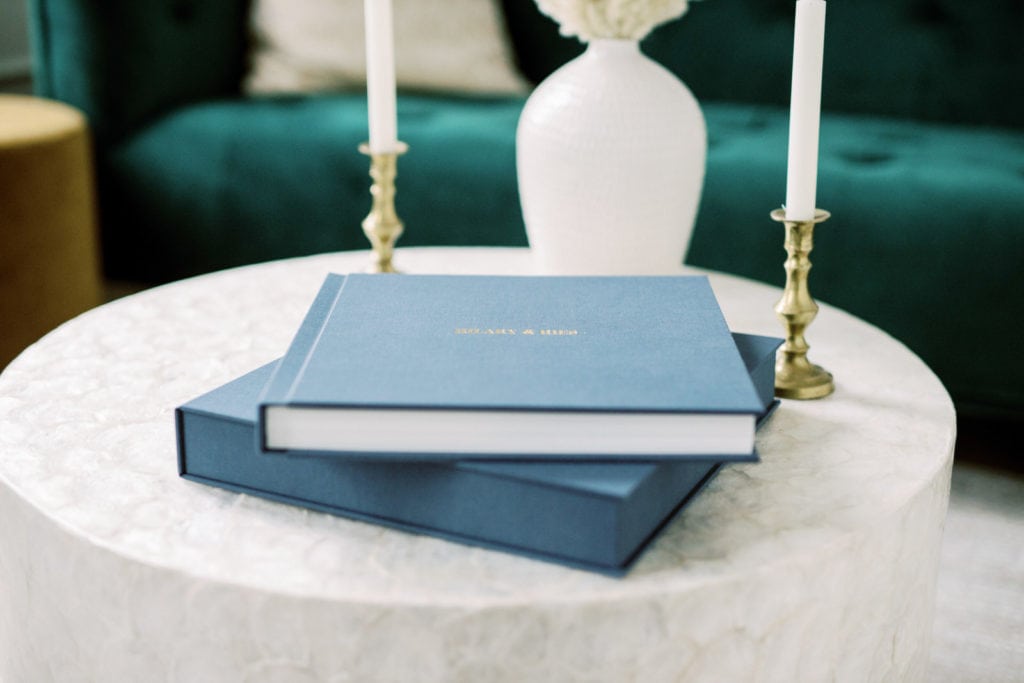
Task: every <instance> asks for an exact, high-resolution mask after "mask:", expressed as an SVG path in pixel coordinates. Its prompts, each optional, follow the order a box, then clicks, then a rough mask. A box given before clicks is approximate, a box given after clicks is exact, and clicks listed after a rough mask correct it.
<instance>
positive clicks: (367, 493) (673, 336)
mask: <svg viewBox="0 0 1024 683" xmlns="http://www.w3.org/2000/svg"><path fill="white" fill-rule="evenodd" d="M779 343H780V340H778V339H774V338H768V337H758V336H751V335H738V334H737V335H733V334H731V333H730V332H729V330H728V328H727V327H726V324H725V321H724V318H723V317H722V314H721V311H720V309H719V307H718V304H717V301H716V300H715V298H714V295H713V293H712V291H711V288H710V285H709V284H708V281H707V279H706V278H703V277H637V278H632V277H502V276H412V275H349V276H338V275H331V276H328V277H327V279H326V280H325V282H324V284H323V287H322V288H321V290H320V292H319V294H318V295H317V297H316V299H315V301H314V302H313V305H312V306H311V307H310V310H309V312H308V314H307V316H306V318H305V320H304V321H303V323H302V324H301V326H300V327H299V330H298V331H297V333H296V335H295V337H294V339H293V342H292V344H291V346H290V347H289V349H288V350H287V352H286V354H285V356H284V357H283V358H281V359H280V360H279V361H276V362H274V363H271V364H269V365H267V366H264V367H262V368H258V369H256V370H254V371H252V372H250V373H248V374H246V375H244V376H243V377H240V378H238V379H236V380H234V381H232V382H229V383H228V384H226V385H224V386H222V387H220V388H218V389H215V390H214V391H212V392H209V393H207V394H205V395H203V396H200V397H198V398H196V399H194V400H192V401H190V402H188V403H186V404H185V405H183V406H181V407H180V408H179V409H178V410H177V428H178V457H179V471H180V473H181V475H182V476H183V477H186V478H188V479H191V480H194V481H199V482H203V483H205V484H211V485H214V486H220V487H223V488H227V489H231V490H235V491H241V492H245V493H249V494H252V495H257V496H262V497H265V498H270V499H273V500H278V501H282V502H286V503H291V504H295V505H300V506H303V507H307V508H311V509H316V510H321V511H324V512H329V513H333V514H338V515H343V516H347V517H352V518H356V519H361V520H366V521H371V522H375V523H379V524H384V525H388V526H392V527H397V528H402V529H406V530H409V531H414V532H420V533H427V534H432V535H437V536H442V537H445V538H448V539H452V540H456V541H460V542H464V543H470V544H476V545H483V546H487V547H493V548H498V549H503V550H507V551H511V552H516V553H520V554H526V555H530V556H535V557H540V558H544V559H548V560H553V561H557V562H562V563H565V564H570V565H573V566H578V567H583V568H588V569H593V570H598V571H603V572H609V573H620V572H622V571H624V570H626V569H627V568H628V566H629V565H630V564H631V562H632V561H633V560H634V559H635V558H636V557H637V555H638V554H639V553H640V552H641V550H642V549H643V548H644V547H645V545H646V544H647V542H648V541H650V539H652V538H653V537H654V536H655V535H656V533H657V531H658V530H659V529H660V528H661V527H662V526H663V525H664V524H665V523H666V522H667V521H668V520H669V519H670V518H671V517H672V516H673V515H674V514H675V513H676V512H677V511H678V510H679V509H680V508H681V507H683V506H684V505H685V504H686V503H687V502H688V501H690V500H691V499H692V498H693V497H694V496H695V495H696V494H697V493H698V492H699V491H700V490H701V489H702V487H703V486H704V485H705V484H706V483H707V482H708V481H709V480H710V479H711V478H712V477H713V476H714V474H715V473H716V472H717V471H718V470H719V468H721V467H722V466H723V465H724V464H726V463H729V462H736V461H756V459H757V454H756V452H755V450H754V431H755V429H756V426H757V424H758V423H759V421H763V420H764V419H765V418H766V416H767V415H768V414H770V412H771V409H772V408H773V407H774V399H773V385H774V357H775V350H776V348H777V347H778V345H779Z"/></svg>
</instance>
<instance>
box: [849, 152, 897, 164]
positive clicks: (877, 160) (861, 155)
mask: <svg viewBox="0 0 1024 683" xmlns="http://www.w3.org/2000/svg"><path fill="white" fill-rule="evenodd" d="M836 156H838V157H839V158H840V159H842V160H843V161H846V162H848V163H851V164H861V165H878V164H885V163H888V162H890V161H892V160H893V159H895V158H896V155H894V154H893V153H892V152H883V151H881V150H872V149H851V150H846V151H841V152H838V153H837V154H836Z"/></svg>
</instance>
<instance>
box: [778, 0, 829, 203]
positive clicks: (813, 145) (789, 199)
mask: <svg viewBox="0 0 1024 683" xmlns="http://www.w3.org/2000/svg"><path fill="white" fill-rule="evenodd" d="M824 50H825V0H797V3H796V30H795V35H794V39H793V89H792V93H791V99H790V110H789V164H788V169H787V178H786V218H787V219H789V220H797V221H806V220H810V219H812V218H814V207H815V194H816V192H817V186H818V128H819V125H820V123H821V70H822V55H823V53H824Z"/></svg>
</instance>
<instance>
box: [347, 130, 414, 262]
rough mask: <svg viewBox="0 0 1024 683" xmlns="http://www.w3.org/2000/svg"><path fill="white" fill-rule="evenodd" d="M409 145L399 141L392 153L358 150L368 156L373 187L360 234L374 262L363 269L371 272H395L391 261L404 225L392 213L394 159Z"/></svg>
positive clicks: (395, 168)
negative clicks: (364, 234)
mask: <svg viewBox="0 0 1024 683" xmlns="http://www.w3.org/2000/svg"><path fill="white" fill-rule="evenodd" d="M408 149H409V146H408V145H406V144H405V143H404V142H399V143H398V147H396V148H395V150H394V151H393V152H372V151H370V146H369V145H368V144H366V143H364V144H362V145H360V146H359V151H360V152H362V153H363V154H365V155H367V156H369V157H370V177H371V178H373V185H371V186H370V194H371V195H372V196H373V206H372V207H371V208H370V214H369V215H368V216H367V217H366V218H365V219H363V232H364V233H366V237H367V238H368V239H369V240H370V244H371V245H373V252H374V258H375V261H374V262H373V263H371V264H370V266H369V267H368V268H367V271H368V272H371V273H397V272H398V271H397V270H395V266H394V264H392V262H391V259H392V256H394V253H395V242H397V241H398V238H399V236H401V234H402V231H403V230H404V229H405V226H404V225H403V224H402V221H401V220H399V218H398V214H396V213H395V176H396V175H398V157H399V155H402V154H405V152H406V151H407V150H408Z"/></svg>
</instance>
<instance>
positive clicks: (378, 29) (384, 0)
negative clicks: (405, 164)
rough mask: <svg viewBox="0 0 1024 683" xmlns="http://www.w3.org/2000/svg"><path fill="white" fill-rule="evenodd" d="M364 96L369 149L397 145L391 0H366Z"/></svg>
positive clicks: (383, 150) (385, 149)
mask: <svg viewBox="0 0 1024 683" xmlns="http://www.w3.org/2000/svg"><path fill="white" fill-rule="evenodd" d="M363 7H364V13H365V19H366V96H367V100H368V102H369V107H368V108H369V127H370V152H371V153H387V152H394V151H395V150H396V149H397V147H398V117H397V114H396V113H395V47H394V31H393V28H392V19H391V0H365V4H364V6H363Z"/></svg>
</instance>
